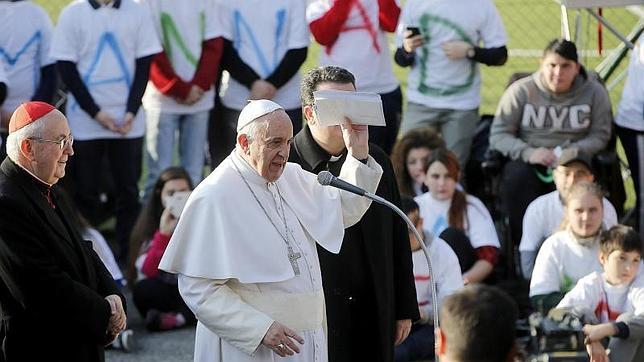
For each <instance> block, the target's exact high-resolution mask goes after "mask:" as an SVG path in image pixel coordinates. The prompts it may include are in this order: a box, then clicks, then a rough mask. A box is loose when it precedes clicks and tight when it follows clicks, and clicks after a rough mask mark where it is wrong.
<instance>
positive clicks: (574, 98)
mask: <svg viewBox="0 0 644 362" xmlns="http://www.w3.org/2000/svg"><path fill="white" fill-rule="evenodd" d="M596 79H597V78H596V75H595V74H593V73H590V74H588V76H587V77H584V76H583V75H581V74H579V75H577V78H575V80H574V81H573V84H572V86H571V87H570V90H568V91H567V92H564V93H560V94H556V93H553V92H551V91H550V90H548V89H547V88H546V86H545V85H544V83H543V77H542V76H541V72H536V73H533V74H532V76H530V77H526V78H523V79H520V80H518V81H516V82H514V83H513V84H512V85H511V86H510V87H509V88H508V89H507V90H506V91H505V93H504V94H503V96H502V97H501V100H500V101H499V107H498V109H497V111H496V115H495V116H494V121H493V122H492V128H491V130H490V147H491V148H493V149H496V150H498V151H499V152H501V153H502V154H503V155H505V156H507V157H509V158H510V159H512V160H523V161H524V162H528V160H529V159H530V155H531V154H532V152H534V150H535V149H536V148H538V147H546V148H550V149H553V148H555V147H557V146H561V148H573V147H575V148H578V149H579V150H580V151H581V152H584V153H586V154H588V155H594V154H596V153H597V152H599V151H601V150H602V149H604V148H605V147H606V143H607V142H608V140H609V138H610V134H611V124H612V122H613V114H612V112H611V105H610V99H609V97H608V92H606V88H604V86H603V85H602V84H601V83H600V82H599V81H597V80H596Z"/></svg>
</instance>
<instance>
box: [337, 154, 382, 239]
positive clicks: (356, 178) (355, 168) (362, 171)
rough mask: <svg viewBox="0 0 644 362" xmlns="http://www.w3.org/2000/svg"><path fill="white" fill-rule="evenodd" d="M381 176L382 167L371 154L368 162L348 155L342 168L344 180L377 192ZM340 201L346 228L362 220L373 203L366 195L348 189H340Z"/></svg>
mask: <svg viewBox="0 0 644 362" xmlns="http://www.w3.org/2000/svg"><path fill="white" fill-rule="evenodd" d="M380 177H382V167H380V165H379V164H378V162H376V160H374V158H373V157H371V156H369V159H368V160H367V163H366V164H363V163H362V162H360V161H358V160H356V159H355V158H354V157H353V156H351V155H347V158H346V160H345V161H344V164H342V168H341V169H340V178H341V179H342V180H344V181H347V182H349V183H351V184H354V185H357V186H358V187H360V188H362V189H364V190H367V191H369V192H376V189H377V188H378V183H379V182H380ZM340 201H341V203H342V221H343V223H344V227H345V228H348V227H350V226H352V225H355V224H356V223H357V222H358V221H360V219H362V215H364V213H365V212H366V211H367V209H368V208H369V206H370V205H371V200H369V199H367V198H366V197H362V196H358V195H356V194H352V193H350V192H347V191H340Z"/></svg>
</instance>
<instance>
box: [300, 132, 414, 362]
mask: <svg viewBox="0 0 644 362" xmlns="http://www.w3.org/2000/svg"><path fill="white" fill-rule="evenodd" d="M369 154H370V155H371V156H372V157H373V158H374V159H375V160H376V162H378V164H380V166H382V169H383V175H382V178H381V180H380V184H379V185H378V189H377V191H376V194H377V195H379V196H381V197H384V198H385V199H387V200H389V201H391V202H393V203H394V204H395V205H397V206H400V195H399V193H398V186H397V184H396V178H395V177H394V172H393V167H392V166H391V162H390V161H389V157H388V156H387V155H386V154H385V153H384V152H383V151H382V150H381V149H380V148H378V147H377V146H375V145H373V144H370V145H369ZM329 157H330V155H329V154H328V153H327V152H326V151H324V149H322V147H320V146H319V145H318V144H317V143H316V142H315V140H314V139H313V137H312V135H311V131H310V130H309V128H308V127H306V126H305V127H304V128H303V129H302V131H300V132H299V133H298V134H297V135H296V136H295V139H294V142H293V144H292V146H291V153H290V156H289V161H290V162H295V163H297V164H300V165H301V166H302V168H303V169H304V170H307V171H310V172H313V173H316V174H317V173H319V172H320V171H322V170H328V171H330V172H331V173H332V174H334V175H335V176H337V175H338V174H339V173H340V168H341V167H342V164H343V163H344V160H345V159H346V150H345V152H344V154H343V155H342V157H341V159H340V160H338V161H337V162H328V161H329ZM317 249H318V256H319V259H320V267H321V269H322V284H323V287H324V295H325V299H326V307H327V322H328V328H329V333H328V334H329V361H334V362H338V361H350V360H352V359H353V358H356V357H357V356H360V359H361V360H369V361H392V360H393V349H394V338H395V336H394V331H395V321H396V320H402V319H411V320H417V319H418V318H419V314H418V303H417V300H416V289H415V286H414V275H413V268H412V261H411V250H410V246H409V235H408V232H407V225H406V224H405V222H404V221H403V220H402V219H400V217H399V216H398V215H396V214H395V213H394V212H393V211H391V210H390V209H388V208H387V207H386V206H383V205H380V204H376V203H372V204H371V206H370V207H369V209H368V210H367V212H366V213H365V215H364V216H363V217H362V220H360V222H358V223H357V224H356V225H354V226H352V227H350V228H348V229H346V230H345V235H344V240H343V242H342V249H341V250H340V253H339V254H337V255H336V254H332V253H330V252H328V251H326V250H325V249H324V248H321V247H319V246H318V248H317ZM356 341H357V342H356ZM365 345H366V346H370V347H369V348H368V349H366V350H365V349H363V350H356V349H358V348H364V346H365ZM368 353H373V354H372V355H369V354H368ZM352 356H353V357H352ZM365 356H366V359H365Z"/></svg>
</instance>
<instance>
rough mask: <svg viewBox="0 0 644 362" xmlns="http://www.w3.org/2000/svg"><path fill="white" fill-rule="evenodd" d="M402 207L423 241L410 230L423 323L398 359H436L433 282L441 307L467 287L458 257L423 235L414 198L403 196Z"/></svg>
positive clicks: (400, 350)
mask: <svg viewBox="0 0 644 362" xmlns="http://www.w3.org/2000/svg"><path fill="white" fill-rule="evenodd" d="M400 208H401V210H402V211H403V212H404V213H405V214H406V215H407V217H409V219H410V220H411V222H412V223H413V224H414V226H415V227H416V230H418V231H419V232H420V233H421V236H422V238H423V240H418V239H417V238H416V236H415V235H414V232H413V231H412V230H409V244H410V245H411V252H412V254H411V257H412V261H413V263H414V281H415V283H416V297H417V299H418V311H419V312H420V320H419V321H418V322H416V323H415V324H414V325H412V327H411V332H410V333H409V337H407V339H405V341H403V343H402V344H401V345H399V346H397V347H396V350H395V353H394V355H395V358H394V360H395V361H396V362H403V361H417V360H423V359H431V358H433V357H434V301H433V298H432V291H431V283H433V282H435V283H436V299H438V302H437V303H438V308H440V307H441V304H442V303H443V299H445V297H447V296H448V295H449V294H452V293H454V292H455V291H457V290H458V289H461V288H463V278H462V277H461V268H460V266H459V263H458V257H457V256H456V254H455V253H454V251H453V250H452V248H450V246H449V245H448V244H447V243H446V242H445V241H444V240H443V239H440V238H437V237H433V235H431V234H429V235H428V234H424V235H423V218H422V217H420V210H419V208H418V204H417V203H416V201H414V199H413V198H411V197H409V196H406V195H403V196H401V197H400ZM421 242H425V245H427V248H428V251H429V255H431V257H432V271H433V280H432V275H430V273H429V266H428V264H427V259H426V258H425V254H424V253H423V250H422V247H421V246H420V243H421Z"/></svg>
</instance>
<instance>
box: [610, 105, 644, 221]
mask: <svg viewBox="0 0 644 362" xmlns="http://www.w3.org/2000/svg"><path fill="white" fill-rule="evenodd" d="M642 104H643V106H642V107H644V103H642ZM617 222H618V221H617V211H615V206H613V204H611V203H610V201H608V199H607V198H604V224H606V225H605V226H606V227H607V228H610V227H611V226H615V225H617Z"/></svg>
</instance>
